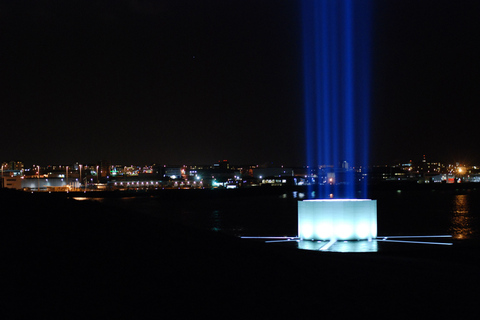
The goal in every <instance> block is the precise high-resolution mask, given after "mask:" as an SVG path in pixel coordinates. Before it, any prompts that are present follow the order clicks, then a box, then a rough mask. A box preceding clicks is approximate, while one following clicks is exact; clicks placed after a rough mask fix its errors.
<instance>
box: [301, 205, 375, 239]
mask: <svg viewBox="0 0 480 320" xmlns="http://www.w3.org/2000/svg"><path fill="white" fill-rule="evenodd" d="M298 237H299V238H300V239H301V240H329V241H338V240H372V239H375V238H376V237H377V201H376V200H369V199H320V200H304V201H299V202H298Z"/></svg>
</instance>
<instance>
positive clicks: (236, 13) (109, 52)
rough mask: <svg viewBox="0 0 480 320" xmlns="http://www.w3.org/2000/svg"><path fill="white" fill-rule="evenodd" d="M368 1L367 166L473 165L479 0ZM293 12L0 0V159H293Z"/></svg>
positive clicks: (476, 154) (287, 5) (241, 6)
mask: <svg viewBox="0 0 480 320" xmlns="http://www.w3.org/2000/svg"><path fill="white" fill-rule="evenodd" d="M359 1H361V0H359ZM373 10H374V12H373V16H374V21H373V27H374V29H373V36H372V37H373V38H372V40H373V44H374V46H373V48H372V53H373V56H372V75H373V78H372V88H371V90H372V107H371V111H372V112H371V114H372V117H371V135H372V137H371V163H372V164H373V163H375V164H379V163H391V162H397V161H402V162H403V161H408V160H410V159H412V160H418V159H420V158H421V157H422V155H423V154H426V155H427V159H428V160H431V161H436V160H438V161H446V162H452V161H460V162H467V163H470V164H480V148H479V142H478V140H479V138H480V134H479V129H478V128H477V127H478V125H477V122H478V121H479V120H480V118H479V116H478V115H477V114H478V113H479V112H478V110H479V107H480V2H479V1H422V0H416V1H405V0H402V1H400V0H399V1H390V0H384V1H374V2H373ZM300 12H301V11H300V2H299V1H279V0H272V1H258V0H255V1H249V0H242V1H225V0H211V1H202V0H200V1H182V0H180V1H154V0H146V1H113V0H112V1H91V2H90V1H12V2H10V1H4V0H0V28H1V29H0V41H1V44H2V49H1V50H0V62H1V63H0V68H1V69H0V79H1V80H0V81H1V87H2V90H1V96H0V104H1V106H2V109H1V110H2V147H1V148H0V160H1V161H8V160H13V159H15V160H21V161H24V162H25V163H26V164H32V163H40V164H44V165H45V164H55V163H65V164H68V163H73V162H77V161H78V162H80V163H96V162H97V161H98V160H101V159H106V160H110V161H111V162H112V163H119V164H152V163H157V164H197V163H202V164H209V163H214V162H217V161H218V160H220V159H228V160H230V162H231V163H235V164H243V163H254V164H265V163H271V162H273V163H274V164H279V165H280V164H283V165H302V164H304V162H305V145H304V141H305V133H304V128H303V119H304V114H303V83H302V81H303V76H302V52H301V50H302V43H301V16H300Z"/></svg>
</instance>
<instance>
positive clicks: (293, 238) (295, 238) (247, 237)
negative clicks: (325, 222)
mask: <svg viewBox="0 0 480 320" xmlns="http://www.w3.org/2000/svg"><path fill="white" fill-rule="evenodd" d="M240 238H241V239H292V240H297V239H300V238H299V237H250V236H243V237H240Z"/></svg>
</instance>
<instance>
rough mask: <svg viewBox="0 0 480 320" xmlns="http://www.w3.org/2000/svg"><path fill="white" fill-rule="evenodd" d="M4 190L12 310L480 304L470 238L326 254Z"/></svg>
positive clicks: (321, 311)
mask: <svg viewBox="0 0 480 320" xmlns="http://www.w3.org/2000/svg"><path fill="white" fill-rule="evenodd" d="M0 200H1V206H2V209H1V211H0V212H1V214H0V230H1V237H2V243H1V246H2V252H1V254H2V258H1V260H2V264H4V265H5V266H6V269H4V270H5V271H3V274H2V280H1V281H2V291H4V292H3V294H2V304H4V305H5V307H4V308H3V311H4V312H6V314H7V315H8V317H2V318H8V319H15V318H35V319H38V318H47V317H48V318H57V317H58V318H64V319H71V318H92V317H93V318H108V319H118V318H128V319H141V318H145V317H147V316H153V317H155V318H158V317H163V318H179V317H181V318H184V317H185V316H190V318H198V317H200V316H205V315H206V316H209V317H214V318H220V317H222V318H249V319H251V318H253V319H273V318H279V317H281V318H287V317H289V318H294V319H314V318H321V317H328V318H332V317H340V318H345V317H359V316H370V317H372V316H375V317H379V316H381V317H387V318H398V317H408V318H417V317H419V316H427V317H429V318H433V317H434V316H442V318H460V317H461V316H463V315H470V316H471V315H472V312H475V313H477V312H478V311H479V310H480V308H479V302H478V301H479V297H480V294H479V289H480V287H479V284H480V275H479V271H480V268H479V266H480V264H479V263H478V261H477V260H476V259H477V258H476V257H477V256H478V254H479V253H480V252H479V251H478V247H477V246H475V245H473V244H469V243H468V242H462V243H458V244H456V245H454V246H452V247H429V248H428V249H422V250H414V251H412V252H409V251H407V250H405V249H402V248H405V247H398V250H396V249H395V248H394V247H393V249H392V250H390V251H388V252H383V253H370V254H335V253H319V252H309V251H301V250H295V249H291V248H285V247H280V246H275V245H265V244H263V243H259V242H249V241H246V240H240V239H237V238H232V237H229V236H225V235H222V234H219V233H210V232H203V231H200V230H195V229H189V228H186V227H183V226H180V225H176V224H174V223H172V222H169V221H166V220H164V219H162V218H160V217H158V216H152V215H148V214H142V213H140V212H133V211H129V210H127V209H119V208H114V207H109V206H105V205H102V204H100V203H95V202H89V201H88V202H87V201H83V202H78V201H74V200H68V199H57V200H55V201H52V200H51V199H43V198H42V197H37V196H35V195H32V194H23V193H21V194H17V193H13V192H1V193H0ZM165 201H167V200H165ZM182 201H188V199H183V200H182Z"/></svg>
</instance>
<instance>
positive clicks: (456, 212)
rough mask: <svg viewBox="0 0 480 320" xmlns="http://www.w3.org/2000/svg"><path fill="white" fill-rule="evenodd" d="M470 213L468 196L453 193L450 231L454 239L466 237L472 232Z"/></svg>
mask: <svg viewBox="0 0 480 320" xmlns="http://www.w3.org/2000/svg"><path fill="white" fill-rule="evenodd" d="M472 218H473V217H472V215H471V213H470V205H469V201H468V196H467V195H465V194H458V195H455V198H454V203H453V217H452V226H451V227H450V231H451V233H452V236H453V238H454V239H468V238H470V237H471V235H472V234H473V229H472V227H471V222H472Z"/></svg>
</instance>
